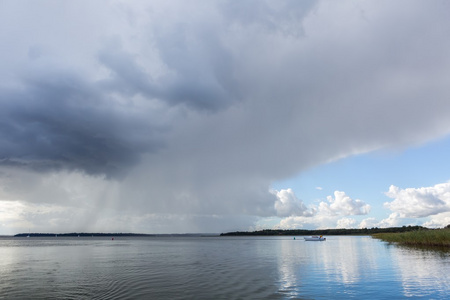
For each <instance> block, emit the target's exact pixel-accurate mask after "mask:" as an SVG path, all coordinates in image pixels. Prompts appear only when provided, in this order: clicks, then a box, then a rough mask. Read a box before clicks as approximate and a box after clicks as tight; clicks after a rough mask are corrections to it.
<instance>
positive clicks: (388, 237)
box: [373, 228, 450, 247]
mask: <svg viewBox="0 0 450 300" xmlns="http://www.w3.org/2000/svg"><path fill="white" fill-rule="evenodd" d="M373 236H374V237H375V238H379V239H381V240H384V241H386V242H390V243H398V244H400V245H410V246H426V247H450V228H445V229H434V230H417V231H409V232H399V233H377V234H374V235H373Z"/></svg>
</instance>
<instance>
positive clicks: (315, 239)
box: [304, 235, 327, 241]
mask: <svg viewBox="0 0 450 300" xmlns="http://www.w3.org/2000/svg"><path fill="white" fill-rule="evenodd" d="M304 239H305V241H326V240H327V238H324V237H323V236H317V235H313V236H311V237H305V238H304Z"/></svg>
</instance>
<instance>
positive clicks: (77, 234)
mask: <svg viewBox="0 0 450 300" xmlns="http://www.w3.org/2000/svg"><path fill="white" fill-rule="evenodd" d="M207 236H219V234H218V233H168V234H164V233H163V234H147V233H122V232H118V233H109V232H108V233H103V232H70V233H37V232H34V233H18V234H15V235H13V236H12V237H207ZM4 237H8V236H4ZM9 237H11V236H9Z"/></svg>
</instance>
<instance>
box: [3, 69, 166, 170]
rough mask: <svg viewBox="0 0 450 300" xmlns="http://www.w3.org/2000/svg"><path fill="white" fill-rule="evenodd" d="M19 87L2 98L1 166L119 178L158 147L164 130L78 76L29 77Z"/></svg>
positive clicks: (56, 73) (53, 73) (47, 74)
mask: <svg viewBox="0 0 450 300" xmlns="http://www.w3.org/2000/svg"><path fill="white" fill-rule="evenodd" d="M23 83H24V86H25V88H16V89H11V88H10V89H4V90H2V94H1V99H2V100H1V102H0V117H1V121H0V137H1V140H0V159H1V164H3V165H15V166H22V167H29V168H31V169H38V170H45V171H48V170H51V169H72V170H81V171H85V172H87V173H89V174H102V173H103V174H106V175H107V176H119V175H123V174H121V173H122V172H123V171H125V170H126V169H127V168H128V167H129V166H130V165H133V164H135V163H137V162H138V161H139V155H140V154H141V153H143V152H152V151H155V150H156V149H158V148H160V147H161V146H162V144H161V141H159V140H158V131H161V130H163V128H157V126H153V127H150V126H148V125H147V123H146V122H143V118H142V116H139V115H138V114H133V115H130V114H128V113H127V110H126V109H125V110H122V109H121V107H118V106H115V105H114V104H113V103H110V102H109V101H108V100H109V99H108V95H105V94H104V93H102V91H101V90H99V89H97V88H96V87H95V86H93V85H92V84H90V83H89V82H86V81H84V80H82V79H81V78H79V76H78V75H77V74H73V73H71V72H65V71H57V70H55V71H50V72H45V73H40V74H32V75H27V76H26V79H25V80H24V81H23Z"/></svg>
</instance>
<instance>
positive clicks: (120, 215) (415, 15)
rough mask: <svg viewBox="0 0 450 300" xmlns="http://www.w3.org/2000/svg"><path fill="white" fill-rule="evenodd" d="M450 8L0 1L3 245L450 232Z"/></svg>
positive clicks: (438, 4)
mask: <svg viewBox="0 0 450 300" xmlns="http://www.w3.org/2000/svg"><path fill="white" fill-rule="evenodd" d="M449 35H450V3H449V2H448V1H438V0H436V1H431V2H430V1H425V0H423V1H409V0H408V1H387V0H385V1H383V0H381V1H380V0H377V1H253V0H251V1H249V0H244V1H206V0H204V1H197V0H193V1H134V0H133V1H118V0H111V1H101V2H100V1H88V0H81V1H56V0H54V1H50V0H41V1H31V0H30V1H12V0H0V41H1V42H0V43H1V47H0V60H1V62H2V67H1V68H0V234H4V235H9V234H15V233H19V232H29V231H31V232H54V233H59V232H73V231H77V232H141V233H194V232H195V233H221V232H229V231H236V230H241V231H245V230H258V229H263V228H283V229H292V228H302V229H315V228H364V227H367V228H371V227H390V226H407V225H422V226H427V227H432V228H437V227H444V226H446V225H447V224H450V173H449V171H448V170H450V168H449V167H450V158H449V155H448V153H450V151H449V150H450V84H449V82H450V56H449V55H448V53H450V39H448V36H449Z"/></svg>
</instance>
